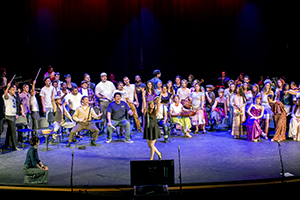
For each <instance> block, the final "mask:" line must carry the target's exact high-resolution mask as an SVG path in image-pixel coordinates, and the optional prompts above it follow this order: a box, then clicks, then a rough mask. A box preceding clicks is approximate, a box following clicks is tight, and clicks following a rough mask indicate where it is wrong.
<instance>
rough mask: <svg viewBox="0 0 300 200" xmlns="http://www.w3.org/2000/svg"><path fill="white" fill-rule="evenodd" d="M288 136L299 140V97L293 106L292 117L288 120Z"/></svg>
mask: <svg viewBox="0 0 300 200" xmlns="http://www.w3.org/2000/svg"><path fill="white" fill-rule="evenodd" d="M289 137H292V138H293V140H295V141H300V98H299V97H298V98H297V101H296V104H295V105H294V107H293V111H292V119H291V121H290V130H289Z"/></svg>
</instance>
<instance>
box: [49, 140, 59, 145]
mask: <svg viewBox="0 0 300 200" xmlns="http://www.w3.org/2000/svg"><path fill="white" fill-rule="evenodd" d="M54 141H55V139H53V138H51V140H50V142H49V144H50V145H56V144H57V143H56V142H54Z"/></svg>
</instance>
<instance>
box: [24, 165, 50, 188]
mask: <svg viewBox="0 0 300 200" xmlns="http://www.w3.org/2000/svg"><path fill="white" fill-rule="evenodd" d="M45 166H47V165H45ZM22 171H23V174H24V175H25V177H24V184H45V183H48V182H49V170H47V171H45V170H43V169H39V168H30V167H28V165H26V164H25V165H24V166H23V170H22Z"/></svg>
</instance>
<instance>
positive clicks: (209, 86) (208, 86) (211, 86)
mask: <svg viewBox="0 0 300 200" xmlns="http://www.w3.org/2000/svg"><path fill="white" fill-rule="evenodd" d="M205 87H206V88H214V86H213V85H206V86H205Z"/></svg>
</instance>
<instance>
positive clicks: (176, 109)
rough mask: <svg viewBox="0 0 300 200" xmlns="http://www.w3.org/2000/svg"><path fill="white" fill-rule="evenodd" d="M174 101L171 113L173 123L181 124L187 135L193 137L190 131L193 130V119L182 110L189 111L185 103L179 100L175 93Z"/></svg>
mask: <svg viewBox="0 0 300 200" xmlns="http://www.w3.org/2000/svg"><path fill="white" fill-rule="evenodd" d="M173 101H174V102H173V103H172V104H171V105H170V113H171V116H172V118H171V120H172V122H173V123H177V124H179V125H181V126H182V127H183V129H184V135H185V137H189V138H190V137H192V136H191V135H190V134H189V132H191V130H190V128H191V126H192V125H191V120H190V118H189V117H184V116H182V111H189V110H186V109H185V108H184V107H183V105H182V104H181V103H180V102H179V96H178V95H177V94H175V95H174V96H173Z"/></svg>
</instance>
